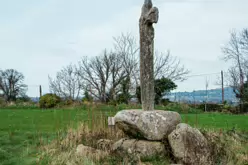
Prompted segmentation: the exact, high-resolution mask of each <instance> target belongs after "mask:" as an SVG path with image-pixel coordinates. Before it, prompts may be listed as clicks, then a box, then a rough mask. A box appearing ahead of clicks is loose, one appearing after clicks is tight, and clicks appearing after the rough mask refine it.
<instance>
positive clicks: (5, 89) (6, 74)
mask: <svg viewBox="0 0 248 165" xmlns="http://www.w3.org/2000/svg"><path fill="white" fill-rule="evenodd" d="M23 81H24V76H23V74H22V73H20V72H18V71H16V70H14V69H7V70H5V71H2V70H0V91H1V92H2V94H3V96H4V98H5V100H6V101H15V100H16V98H17V97H18V96H23V95H25V93H26V91H27V85H25V84H24V83H23Z"/></svg>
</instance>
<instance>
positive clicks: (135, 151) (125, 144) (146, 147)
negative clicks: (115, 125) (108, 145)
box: [112, 139, 167, 159]
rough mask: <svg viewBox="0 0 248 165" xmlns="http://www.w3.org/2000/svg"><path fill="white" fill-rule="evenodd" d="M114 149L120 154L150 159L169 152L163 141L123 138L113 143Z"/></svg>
mask: <svg viewBox="0 0 248 165" xmlns="http://www.w3.org/2000/svg"><path fill="white" fill-rule="evenodd" d="M112 150H113V151H114V152H115V153H117V154H118V155H120V156H129V157H135V156H136V157H138V158H140V159H148V158H153V157H156V156H161V157H163V156H165V155H166V154H167V152H166V149H165V146H164V144H163V143H162V142H155V141H146V140H136V139H121V140H119V141H117V142H116V143H114V144H113V148H112Z"/></svg>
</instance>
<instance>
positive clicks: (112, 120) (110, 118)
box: [108, 117, 115, 126]
mask: <svg viewBox="0 0 248 165" xmlns="http://www.w3.org/2000/svg"><path fill="white" fill-rule="evenodd" d="M108 125H109V126H114V125H115V118H114V117H108Z"/></svg>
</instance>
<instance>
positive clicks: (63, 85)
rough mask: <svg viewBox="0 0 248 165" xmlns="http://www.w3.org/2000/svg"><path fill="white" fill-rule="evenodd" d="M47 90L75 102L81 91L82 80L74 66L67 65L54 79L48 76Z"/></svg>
mask: <svg viewBox="0 0 248 165" xmlns="http://www.w3.org/2000/svg"><path fill="white" fill-rule="evenodd" d="M48 78H49V88H50V90H51V92H52V93H55V94H56V95H58V96H60V97H62V98H64V99H69V100H77V99H78V98H79V95H80V92H81V91H82V89H83V83H82V79H81V77H80V76H79V74H78V72H77V68H76V66H73V65H68V66H67V67H64V68H63V69H62V70H61V71H59V72H58V73H57V75H56V77H55V78H54V79H52V78H51V77H50V76H48Z"/></svg>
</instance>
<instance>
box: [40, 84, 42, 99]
mask: <svg viewBox="0 0 248 165" xmlns="http://www.w3.org/2000/svg"><path fill="white" fill-rule="evenodd" d="M41 96H42V88H41V85H40V98H41Z"/></svg>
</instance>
